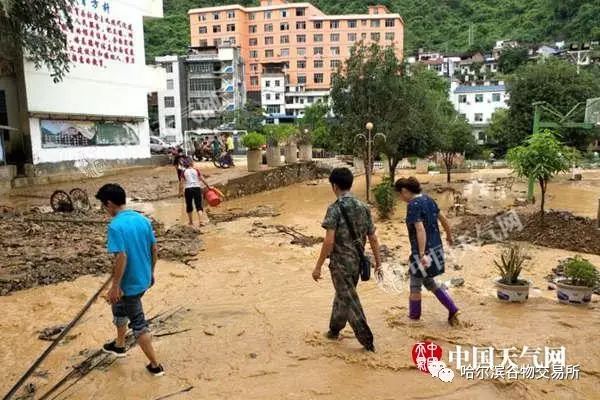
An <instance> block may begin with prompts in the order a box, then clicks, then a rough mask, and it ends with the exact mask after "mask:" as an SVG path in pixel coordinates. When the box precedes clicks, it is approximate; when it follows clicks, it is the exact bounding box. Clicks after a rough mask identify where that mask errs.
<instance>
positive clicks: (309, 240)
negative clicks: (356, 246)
mask: <svg viewBox="0 0 600 400" xmlns="http://www.w3.org/2000/svg"><path fill="white" fill-rule="evenodd" d="M248 233H249V234H250V236H252V237H262V236H264V235H273V234H283V235H287V236H291V237H292V240H291V241H290V244H293V245H297V246H301V247H312V246H314V245H316V244H319V243H322V242H323V238H320V237H316V236H309V235H305V234H304V233H302V232H299V231H298V230H297V229H296V228H293V227H289V226H285V225H266V224H263V223H262V222H258V221H257V222H255V223H254V224H253V225H252V229H251V230H250V231H248Z"/></svg>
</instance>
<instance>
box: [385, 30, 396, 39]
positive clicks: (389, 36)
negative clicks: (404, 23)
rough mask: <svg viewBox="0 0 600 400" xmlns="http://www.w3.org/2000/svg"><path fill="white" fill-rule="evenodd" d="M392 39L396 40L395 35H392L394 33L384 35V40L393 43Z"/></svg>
mask: <svg viewBox="0 0 600 400" xmlns="http://www.w3.org/2000/svg"><path fill="white" fill-rule="evenodd" d="M394 39H396V35H394V32H386V33H385V40H389V41H394Z"/></svg>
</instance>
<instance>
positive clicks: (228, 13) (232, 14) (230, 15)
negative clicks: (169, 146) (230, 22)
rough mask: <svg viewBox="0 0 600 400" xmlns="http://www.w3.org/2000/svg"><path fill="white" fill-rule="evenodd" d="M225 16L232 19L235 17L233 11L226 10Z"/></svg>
mask: <svg viewBox="0 0 600 400" xmlns="http://www.w3.org/2000/svg"><path fill="white" fill-rule="evenodd" d="M227 18H229V19H234V18H235V11H227Z"/></svg>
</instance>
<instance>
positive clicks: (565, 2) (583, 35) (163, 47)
mask: <svg viewBox="0 0 600 400" xmlns="http://www.w3.org/2000/svg"><path fill="white" fill-rule="evenodd" d="M257 3H258V1H248V0H226V1H215V0H164V8H165V18H164V19H161V20H154V21H148V22H146V25H145V31H146V53H147V58H148V60H152V59H153V58H154V57H155V56H157V55H164V54H172V53H179V54H181V53H185V51H186V49H187V46H188V45H189V27H188V19H187V10H188V9H190V8H196V7H204V6H211V5H223V4H243V5H255V4H257ZM312 3H313V4H315V5H316V6H317V7H319V8H321V9H322V10H323V11H324V12H326V13H330V14H342V13H364V12H366V9H367V5H368V4H372V3H381V4H385V5H387V6H388V7H389V8H390V10H392V11H393V12H397V13H399V14H400V15H402V17H403V18H404V21H405V24H406V27H405V28H406V30H405V42H406V44H405V47H406V50H407V53H410V52H413V51H414V50H416V49H418V48H419V47H424V48H426V49H432V50H442V51H464V50H469V48H470V47H471V48H489V47H490V46H491V45H492V44H493V42H494V41H495V40H496V39H502V38H510V39H518V40H521V41H525V42H543V41H554V40H561V39H567V40H568V41H579V40H592V39H595V40H598V39H600V0H592V1H584V0H528V1H523V0H381V1H379V2H374V1H373V0H348V1H339V0H313V1H312ZM470 29H471V31H472V38H473V40H472V45H471V46H470V45H469V30H470Z"/></svg>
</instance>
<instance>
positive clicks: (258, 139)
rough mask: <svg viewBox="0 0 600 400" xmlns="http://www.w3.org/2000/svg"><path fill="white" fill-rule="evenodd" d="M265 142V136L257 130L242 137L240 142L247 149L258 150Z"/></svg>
mask: <svg viewBox="0 0 600 400" xmlns="http://www.w3.org/2000/svg"><path fill="white" fill-rule="evenodd" d="M266 142H267V140H266V138H265V136H264V135H261V134H260V133H258V132H250V133H248V134H247V135H246V136H244V137H243V138H242V144H243V145H244V147H246V148H248V150H260V149H261V148H262V147H263V146H264V145H265V143H266Z"/></svg>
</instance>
